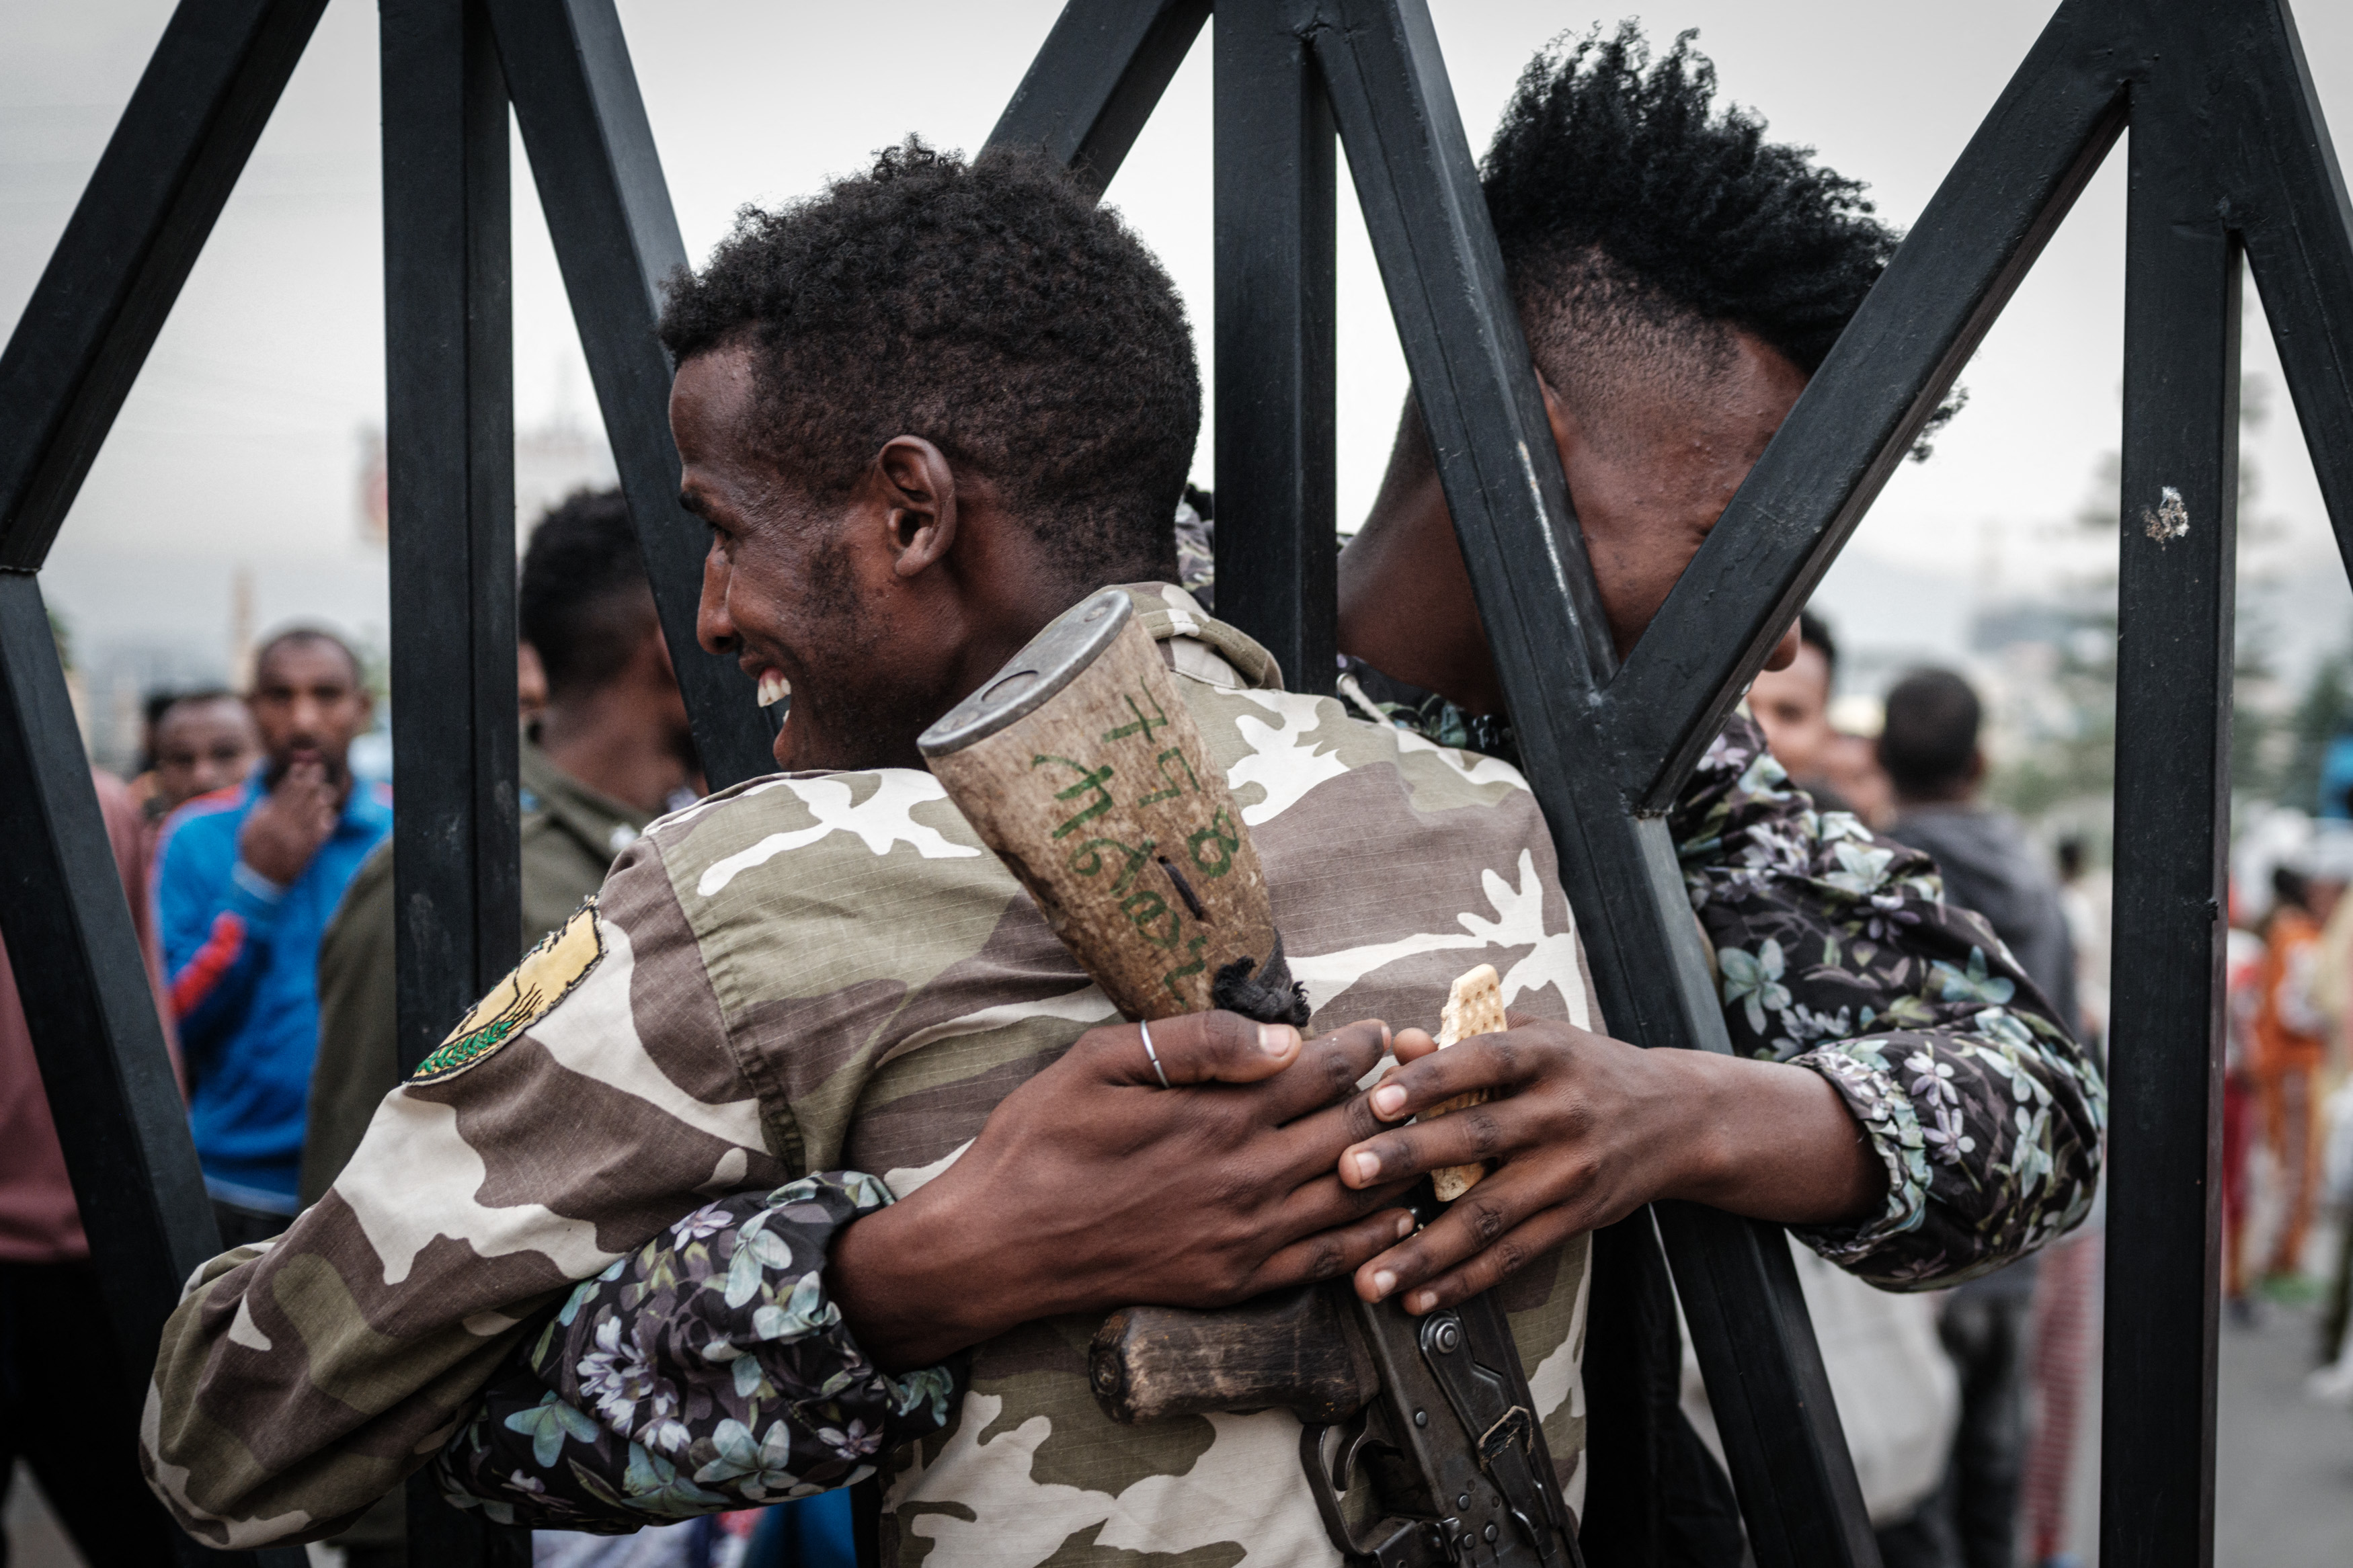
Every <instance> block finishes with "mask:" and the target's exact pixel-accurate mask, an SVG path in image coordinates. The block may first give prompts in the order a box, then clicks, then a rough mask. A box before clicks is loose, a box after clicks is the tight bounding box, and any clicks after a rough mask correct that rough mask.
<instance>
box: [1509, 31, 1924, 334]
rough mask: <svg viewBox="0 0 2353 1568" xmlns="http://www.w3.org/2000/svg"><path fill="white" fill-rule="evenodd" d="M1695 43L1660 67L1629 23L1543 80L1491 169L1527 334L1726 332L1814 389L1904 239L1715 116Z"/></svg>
mask: <svg viewBox="0 0 2353 1568" xmlns="http://www.w3.org/2000/svg"><path fill="white" fill-rule="evenodd" d="M1697 36H1698V35H1697V33H1696V32H1695V31H1694V32H1685V33H1682V34H1679V35H1678V36H1677V37H1676V38H1675V42H1674V47H1672V48H1671V49H1669V50H1668V51H1667V52H1666V54H1665V55H1664V56H1663V57H1662V58H1659V59H1657V60H1655V61H1653V60H1652V59H1651V51H1650V47H1649V45H1648V44H1647V43H1646V42H1645V41H1644V39H1643V37H1642V31H1641V27H1640V26H1637V25H1636V24H1634V23H1632V22H1624V23H1620V25H1619V27H1618V30H1617V32H1616V33H1615V34H1614V35H1612V36H1610V37H1606V38H1605V37H1602V36H1601V34H1600V32H1599V29H1598V28H1597V29H1596V30H1595V31H1593V32H1590V33H1588V34H1587V35H1586V36H1585V37H1581V38H1578V39H1576V40H1574V41H1570V40H1567V39H1566V38H1563V39H1557V40H1556V41H1555V42H1554V43H1553V44H1552V45H1551V46H1550V47H1547V48H1546V49H1545V50H1544V51H1543V52H1542V53H1540V54H1538V55H1537V56H1536V58H1535V59H1534V60H1533V61H1531V62H1530V63H1529V65H1528V68H1527V69H1526V70H1525V71H1524V72H1522V73H1521V76H1520V81H1519V87H1518V89H1516V90H1515V91H1514V93H1513V96H1512V100H1511V104H1510V106H1509V107H1508V108H1506V109H1505V110H1504V121H1503V124H1502V126H1501V127H1500V128H1499V129H1498V130H1497V131H1496V132H1495V141H1494V144H1493V146H1492V147H1490V148H1489V149H1488V152H1487V157H1486V161H1485V163H1484V164H1483V165H1482V169H1481V183H1482V185H1483V186H1484V188H1485V192H1486V196H1487V211H1488V214H1489V216H1491V217H1492V218H1493V221H1494V225H1495V238H1496V240H1497V242H1498V244H1499V245H1500V246H1501V247H1502V248H1503V252H1504V265H1505V267H1506V268H1507V269H1508V270H1509V271H1510V273H1511V276H1512V280H1513V288H1514V293H1515V294H1516V295H1517V296H1518V297H1519V302H1520V306H1521V314H1522V317H1523V319H1524V320H1527V319H1531V318H1533V319H1534V320H1535V321H1553V320H1556V319H1558V318H1561V317H1564V316H1567V315H1572V314H1575V313H1577V310H1578V309H1579V308H1585V309H1587V310H1588V311H1589V310H1590V308H1591V307H1595V306H1599V307H1600V313H1602V314H1605V315H1610V316H1616V317H1619V318H1621V319H1625V321H1626V323H1627V325H1628V326H1629V327H1630V330H1631V332H1632V334H1633V335H1634V336H1635V337H1636V338H1638V339H1640V338H1648V337H1654V336H1656V335H1657V334H1660V333H1662V332H1663V333H1669V334H1674V333H1677V331H1678V329H1687V327H1688V324H1689V323H1690V322H1692V321H1693V319H1694V318H1696V319H1697V320H1698V321H1706V322H1730V323H1732V324H1734V325H1736V326H1739V327H1743V328H1745V329H1746V330H1747V331H1751V332H1754V333H1755V334H1756V335H1757V337H1758V338H1760V339H1762V340H1763V341H1764V342H1767V343H1768V344H1770V345H1771V346H1772V347H1773V348H1775V349H1777V350H1778V351H1779V352H1780V353H1782V354H1784V355H1786V356H1787V357H1788V359H1789V360H1790V361H1791V363H1794V364H1796V365H1797V367H1798V368H1799V370H1802V371H1804V372H1805V373H1806V374H1809V375H1811V374H1813V373H1814V372H1815V371H1816V370H1818V369H1820V366H1821V363H1822V359H1823V357H1824V356H1825V355H1827V354H1828V353H1830V349H1831V343H1832V342H1836V341H1837V338H1838V335H1839V332H1840V331H1841V329H1843V328H1844V327H1845V325H1846V323H1847V321H1849V319H1851V318H1852V316H1853V315H1854V312H1855V310H1856V308H1857V307H1858V306H1860V305H1861V304H1862V297H1863V296H1864V295H1865V294H1866V293H1868V292H1870V289H1871V286H1872V284H1873V283H1874V282H1876V281H1877V280H1878V278H1879V275H1880V273H1881V272H1882V271H1883V269H1884V268H1886V266H1887V261H1888V258H1890V257H1891V256H1893V255H1894V252H1895V244H1896V236H1895V234H1894V231H1893V230H1891V229H1890V228H1888V226H1886V225H1885V224H1883V223H1882V222H1880V221H1879V220H1878V219H1877V218H1876V217H1874V216H1873V211H1872V205H1871V204H1870V203H1869V202H1868V201H1865V200H1864V199H1863V196H1862V190H1863V187H1862V184H1861V182H1859V181H1855V180H1851V179H1848V178H1846V177H1845V176H1844V175H1841V174H1837V173H1835V172H1833V171H1831V170H1829V169H1825V168H1823V167H1821V166H1820V165H1819V164H1817V163H1815V162H1814V161H1813V150H1812V149H1811V148H1808V147H1792V146H1788V145H1785V144H1782V143H1778V142H1767V141H1766V140H1765V122H1764V121H1762V120H1760V119H1758V118H1757V116H1756V115H1755V114H1753V113H1751V112H1749V111H1748V110H1743V109H1740V108H1738V107H1733V108H1729V109H1726V110H1724V111H1722V112H1720V113H1719V112H1717V111H1716V110H1715V91H1716V83H1715V65H1714V64H1713V63H1712V62H1711V61H1710V60H1709V59H1708V58H1707V57H1706V56H1705V55H1703V54H1701V53H1700V52H1699V51H1698V50H1696V49H1694V47H1692V40H1693V39H1694V37H1697ZM1561 306H1567V307H1569V308H1570V309H1569V310H1561V309H1559V307H1561ZM1531 307H1535V309H1534V310H1532V309H1531ZM1546 307H1551V308H1550V309H1546ZM1535 335H1538V336H1541V335H1543V334H1542V333H1538V334H1535ZM1683 335H1686V336H1687V335H1688V331H1684V332H1683ZM1536 352H1537V356H1538V360H1539V363H1541V362H1542V361H1543V360H1544V358H1545V349H1544V346H1543V345H1542V344H1538V345H1536Z"/></svg>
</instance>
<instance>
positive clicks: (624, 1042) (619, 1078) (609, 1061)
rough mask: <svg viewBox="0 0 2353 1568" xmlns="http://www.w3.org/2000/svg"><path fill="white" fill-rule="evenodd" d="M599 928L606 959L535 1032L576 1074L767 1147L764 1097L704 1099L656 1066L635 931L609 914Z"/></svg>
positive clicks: (723, 1137)
mask: <svg viewBox="0 0 2353 1568" xmlns="http://www.w3.org/2000/svg"><path fill="white" fill-rule="evenodd" d="M596 928H597V934H598V935H599V936H600V937H602V938H603V939H604V943H605V958H604V962H602V963H599V964H597V965H596V968H594V969H592V970H590V971H589V972H588V973H587V975H586V977H585V978H583V979H582V980H581V982H580V984H577V985H575V986H574V987H573V988H572V994H570V995H568V996H566V997H565V998H564V1000H563V1001H562V1002H560V1003H558V1004H556V1005H555V1008H554V1011H552V1012H550V1013H549V1014H548V1015H547V1016H545V1017H544V1018H542V1019H541V1020H539V1022H538V1023H536V1024H533V1026H531V1037H532V1038H533V1039H534V1040H536V1041H538V1042H539V1044H540V1045H541V1047H543V1048H544V1049H545V1050H546V1052H547V1054H548V1055H549V1056H551V1057H554V1058H555V1060H556V1063H557V1065H558V1066H560V1067H563V1068H565V1069H566V1070H568V1071H571V1072H576V1073H578V1074H579V1075H580V1076H581V1077H583V1078H590V1079H596V1081H597V1082H598V1083H601V1084H603V1085H605V1086H606V1087H607V1088H608V1089H619V1090H620V1091H621V1092H622V1093H623V1094H627V1095H632V1096H635V1097H636V1098H637V1099H638V1100H644V1101H646V1102H647V1103H648V1104H649V1105H652V1106H655V1107H656V1108H658V1109H659V1110H663V1111H665V1112H667V1113H668V1114H670V1116H672V1117H674V1118H675V1119H677V1120H678V1121H683V1122H685V1123H686V1124H687V1125H688V1126H689V1127H691V1128H693V1129H694V1130H695V1131H698V1132H707V1133H709V1134H710V1135H711V1136H712V1137H713V1138H716V1139H719V1140H720V1141H721V1142H726V1143H735V1144H740V1145H742V1146H743V1147H744V1148H747V1149H757V1150H760V1151H761V1152H764V1153H765V1152H766V1151H767V1147H768V1143H767V1136H766V1133H765V1131H764V1130H763V1129H762V1127H761V1125H760V1102H759V1101H758V1100H755V1099H751V1098H748V1097H747V1098H745V1099H743V1100H728V1101H725V1102H724V1103H722V1104H717V1105H713V1104H711V1103H709V1102H707V1101H704V1100H697V1099H695V1098H694V1096H692V1095H691V1094H689V1093H687V1092H686V1090H684V1089H681V1088H679V1086H678V1085H677V1084H675V1083H673V1082H671V1081H670V1075H669V1074H667V1073H665V1072H663V1071H662V1070H661V1068H659V1067H657V1066H656V1065H655V1064H654V1059H653V1058H652V1057H651V1056H650V1055H649V1054H648V1053H647V1051H646V1047H645V1042H644V1041H643V1040H642V1039H640V1038H639V1037H638V1015H637V1009H636V1007H635V1006H634V1005H632V1002H631V998H630V994H629V986H630V982H631V980H632V979H633V977H634V976H635V975H636V973H637V952H636V950H635V949H634V948H633V947H632V946H631V945H630V942H629V933H628V931H624V930H622V929H621V927H620V926H618V925H617V924H615V923H614V922H613V921H608V920H604V919H601V918H600V919H599V920H598V921H597V922H596Z"/></svg>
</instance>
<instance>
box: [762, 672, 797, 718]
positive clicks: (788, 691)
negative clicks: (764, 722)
mask: <svg viewBox="0 0 2353 1568" xmlns="http://www.w3.org/2000/svg"><path fill="white" fill-rule="evenodd" d="M792 694H793V689H792V687H791V686H790V685H789V684H787V683H786V680H785V673H784V671H782V670H780V669H773V668H771V669H764V670H762V671H761V672H760V706H761V707H763V708H774V707H775V706H776V704H777V703H779V702H782V701H783V700H785V699H786V698H787V697H790V696H791V695H792Z"/></svg>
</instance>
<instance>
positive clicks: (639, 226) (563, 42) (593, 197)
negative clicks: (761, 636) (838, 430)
mask: <svg viewBox="0 0 2353 1568" xmlns="http://www.w3.org/2000/svg"><path fill="white" fill-rule="evenodd" d="M490 13H491V26H492V27H493V29H494V31H495V33H496V36H497V39H498V47H499V54H500V58H501V61H502V62H503V64H504V66H505V69H506V78H507V84H508V89H509V91H510V92H512V95H513V99H514V111H515V119H516V121H517V122H518V123H519V124H520V125H521V126H522V140H523V148H524V151H525V152H526V153H528V154H529V155H530V158H531V168H532V174H533V178H534V179H535V180H536V181H537V182H538V185H539V203H540V206H541V208H542V209H543V211H544V212H545V213H546V215H547V230H548V234H549V236H550V237H552V238H553V239H554V242H555V258H556V261H557V263H558V264H559V265H560V266H561V267H562V268H563V270H564V287H565V293H566V294H568V295H569V296H570V297H571V300H572V319H573V321H574V322H575V324H576V325H577V326H578V328H579V330H580V346H581V347H582V349H583V350H585V351H586V353H587V356H588V374H589V376H590V378H591V379H592V380H593V381H594V382H595V383H596V401H597V403H598V405H600V406H601V407H602V408H603V409H604V412H605V433H606V436H607V438H608V439H609V440H610V441H611V443H612V447H613V461H614V465H615V467H616V468H618V469H619V471H620V476H621V489H622V492H623V493H624V494H625V495H626V496H627V497H628V503H629V515H630V517H631V519H632V520H634V521H635V522H636V524H637V529H638V549H639V550H640V551H642V552H644V555H645V559H646V573H647V575H648V576H649V577H650V578H651V579H652V581H653V590H654V603H655V605H656V606H657V607H658V608H659V610H660V612H661V622H662V632H663V636H664V637H665V638H666V639H667V640H668V642H669V644H670V662H671V664H672V665H673V666H674V667H675V668H677V671H678V684H679V689H680V691H681V693H683V694H684V696H685V698H686V710H687V716H688V718H689V720H690V721H691V722H692V724H693V726H694V743H695V749H696V750H697V752H700V753H701V756H702V771H703V776H704V777H705V778H707V779H708V780H709V781H710V783H711V786H712V788H713V789H719V788H723V787H725V786H726V785H728V784H737V783H740V782H742V781H743V780H744V779H747V778H754V777H757V776H758V775H759V774H761V773H773V772H775V771H776V759H775V757H774V756H773V755H772V754H771V751H770V748H771V747H772V746H773V745H774V743H775V742H776V723H775V721H773V720H772V719H771V718H770V717H769V716H768V715H767V714H765V713H764V712H763V711H762V710H760V708H759V705H758V703H757V700H756V699H755V697H754V687H753V682H752V679H751V678H750V677H749V676H747V675H745V674H744V672H743V671H742V670H741V669H739V668H736V666H735V661H734V660H733V659H732V658H719V657H716V656H714V655H712V654H708V653H705V652H703V651H702V645H701V644H699V643H698V642H697V641H696V640H695V633H694V620H695V609H696V605H697V604H698V603H699V601H700V598H701V595H702V558H703V556H704V555H705V553H707V552H708V550H709V547H710V538H711V533H710V530H709V529H708V528H707V527H706V526H705V525H704V524H703V523H702V521H700V520H699V519H697V518H696V517H694V516H693V514H691V512H689V511H687V510H685V509H684V508H682V507H681V506H680V505H679V504H678V486H679V461H678V448H677V447H676V446H674V445H673V444H672V443H671V441H670V356H669V354H668V353H665V352H664V351H663V349H662V346H661V341H660V339H659V338H658V337H656V336H655V334H654V327H655V323H656V322H657V321H659V319H660V315H661V300H662V288H663V285H664V284H665V282H666V281H667V280H668V279H669V278H670V276H671V275H672V274H673V273H675V272H677V271H679V270H681V268H684V267H685V266H686V244H685V242H684V241H683V240H682V239H681V238H680V237H679V232H678V219H677V216H675V215H674V214H673V213H672V212H671V210H670V187H669V185H668V184H666V183H665V182H664V181H663V179H662V171H661V159H660V157H659V154H657V153H656V152H655V151H654V138H653V128H652V126H651V125H650V124H649V123H648V122H647V120H646V109H645V103H644V100H642V99H640V98H639V97H638V79H637V73H636V71H635V70H634V69H633V68H631V67H630V64H629V49H628V42H627V40H626V39H624V38H623V37H622V36H621V21H620V17H619V16H617V14H616V13H615V11H614V9H613V0H490Z"/></svg>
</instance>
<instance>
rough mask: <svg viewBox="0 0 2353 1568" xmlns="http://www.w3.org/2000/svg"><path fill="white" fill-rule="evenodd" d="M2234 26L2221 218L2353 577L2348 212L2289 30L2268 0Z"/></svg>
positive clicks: (2352, 303)
mask: <svg viewBox="0 0 2353 1568" xmlns="http://www.w3.org/2000/svg"><path fill="white" fill-rule="evenodd" d="M2245 26H2247V28H2248V29H2249V31H2250V32H2253V33H2254V34H2255V35H2257V37H2258V38H2259V39H2260V44H2259V47H2255V48H2253V49H2251V50H2250V51H2249V53H2250V55H2251V56H2252V57H2253V58H2249V59H2247V60H2246V61H2245V62H2244V64H2243V65H2242V67H2241V68H2240V69H2239V70H2238V71H2234V72H2233V73H2232V76H2231V77H2229V78H2227V79H2225V80H2226V82H2227V84H2228V86H2229V87H2231V88H2232V89H2235V90H2236V91H2237V92H2239V93H2240V94H2241V95H2242V101H2243V102H2244V103H2245V105H2246V112H2243V113H2242V114H2241V115H2239V116H2237V117H2236V123H2235V127H2234V129H2235V132H2236V133H2235V134H2234V135H2233V136H2232V138H2231V139H2230V140H2229V141H2228V142H2225V143H2223V144H2222V146H2221V148H2220V149H2219V150H2218V151H2219V152H2220V153H2221V154H2222V155H2223V156H2224V157H2226V158H2228V159H2229V161H2230V165H2231V172H2232V175H2233V176H2234V177H2233V179H2232V186H2233V188H2234V199H2233V201H2232V219H2233V221H2234V222H2236V223H2240V224H2242V225H2243V226H2244V237H2245V241H2246V251H2247V267H2248V270H2249V271H2250V272H2252V273H2253V275H2254V279H2255V286H2256V288H2257V289H2260V290H2261V291H2262V294H2263V311H2264V314H2265V315H2266V316H2267V317H2268V318H2269V319H2270V321H2271V329H2272V341H2273V342H2274V343H2276V344H2277V345H2278V347H2279V356H2280V367H2281V369H2282V370H2283V371H2284V373H2285V374H2286V378H2287V384H2288V391H2289V393H2290V395H2292V396H2293V397H2294V398H2295V412H2296V416H2297V418H2298V419H2299V420H2301V421H2302V423H2303V426H2304V444H2305V447H2306V450H2308V451H2309V452H2310V453H2311V454H2312V466H2313V469H2314V472H2315V473H2316V475H2317V477H2318V478H2319V480H2320V493H2321V497H2322V499H2323V500H2325V501H2326V502H2327V506H2328V515H2329V518H2330V520H2331V521H2333V522H2334V523H2335V524H2336V528H2337V551H2338V552H2339V553H2340V554H2341V555H2342V556H2343V557H2344V559H2345V563H2346V565H2347V568H2348V571H2353V201H2348V199H2347V195H2346V189H2345V171H2344V169H2343V168H2342V167H2341V166H2339V164H2338V163H2337V146H2336V143H2335V142H2333V141H2332V140H2330V138H2329V134H2328V124H2327V120H2326V119H2325V118H2324V117H2323V116H2322V114H2321V112H2320V96H2319V94H2318V92H2317V91H2316V90H2315V89H2314V87H2313V85H2312V69H2311V68H2310V67H2309V66H2308V65H2306V62H2305V58H2304V43H2303V40H2302V39H2301V38H2299V37H2297V36H2296V30H2295V17H2294V16H2292V15H2290V13H2289V11H2288V8H2287V6H2286V5H2284V4H2280V3H2277V0H2273V3H2270V4H2266V5H2263V6H2261V7H2260V8H2257V9H2256V10H2255V11H2254V14H2253V16H2250V17H2249V18H2248V19H2247V21H2246V24H2245Z"/></svg>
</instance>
